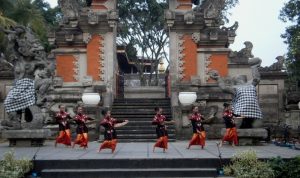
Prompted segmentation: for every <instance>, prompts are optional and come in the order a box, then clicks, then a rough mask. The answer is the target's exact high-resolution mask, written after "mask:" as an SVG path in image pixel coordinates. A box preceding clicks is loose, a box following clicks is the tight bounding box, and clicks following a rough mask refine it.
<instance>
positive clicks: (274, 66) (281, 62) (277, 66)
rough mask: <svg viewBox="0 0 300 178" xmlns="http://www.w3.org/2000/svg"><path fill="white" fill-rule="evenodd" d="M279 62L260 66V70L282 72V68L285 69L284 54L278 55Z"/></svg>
mask: <svg viewBox="0 0 300 178" xmlns="http://www.w3.org/2000/svg"><path fill="white" fill-rule="evenodd" d="M276 59H277V62H275V63H274V64H272V65H271V66H268V67H260V68H259V70H260V71H262V72H281V71H282V70H285V66H284V60H285V59H284V57H283V56H277V57H276Z"/></svg>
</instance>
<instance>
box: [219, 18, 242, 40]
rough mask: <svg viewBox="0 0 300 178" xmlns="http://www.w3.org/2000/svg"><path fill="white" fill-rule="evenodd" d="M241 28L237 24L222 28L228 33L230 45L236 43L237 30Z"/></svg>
mask: <svg viewBox="0 0 300 178" xmlns="http://www.w3.org/2000/svg"><path fill="white" fill-rule="evenodd" d="M238 28H239V23H238V22H235V23H234V24H233V25H232V26H231V27H222V28H221V30H223V31H225V32H227V35H228V41H229V43H233V42H234V38H235V36H236V30H237V29H238Z"/></svg>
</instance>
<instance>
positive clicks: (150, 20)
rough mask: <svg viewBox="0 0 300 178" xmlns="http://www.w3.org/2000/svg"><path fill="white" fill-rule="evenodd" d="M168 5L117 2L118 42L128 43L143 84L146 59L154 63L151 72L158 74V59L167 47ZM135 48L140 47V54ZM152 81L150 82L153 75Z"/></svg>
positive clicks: (150, 0)
mask: <svg viewBox="0 0 300 178" xmlns="http://www.w3.org/2000/svg"><path fill="white" fill-rule="evenodd" d="M166 8H167V2H166V1H156V0H124V1H119V2H118V9H119V16H120V26H121V27H120V31H119V34H118V35H119V36H118V44H119V45H120V44H122V45H126V46H127V45H128V48H127V52H128V54H129V58H130V59H131V60H133V61H134V63H135V65H136V67H137V70H138V72H139V75H140V77H141V83H142V85H143V84H145V83H144V67H145V66H144V64H145V60H147V61H150V63H151V71H150V73H151V74H152V73H153V72H156V74H157V66H158V63H159V59H160V58H161V57H162V56H164V53H165V49H164V48H165V47H166V45H167V43H168V35H167V32H166V30H165V29H164V10H165V9H166ZM133 48H136V49H137V51H138V52H139V54H140V55H141V56H140V57H137V56H136V52H134V51H132V49H133ZM151 74H150V75H151ZM151 76H152V75H151ZM156 79H157V75H156ZM149 83H151V77H150V80H149ZM155 83H157V80H156V82H155Z"/></svg>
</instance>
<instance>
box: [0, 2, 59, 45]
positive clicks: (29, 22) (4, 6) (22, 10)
mask: <svg viewBox="0 0 300 178" xmlns="http://www.w3.org/2000/svg"><path fill="white" fill-rule="evenodd" d="M58 19H59V10H58V8H51V7H50V5H49V3H47V2H45V1H44V0H34V1H31V0H0V26H1V27H2V28H7V29H8V28H10V26H14V25H16V24H21V25H24V26H26V27H30V28H31V29H32V30H33V31H34V32H35V33H36V34H37V36H38V38H39V39H40V40H41V42H42V43H43V45H44V47H45V48H46V49H47V50H50V48H49V44H48V40H47V32H48V30H49V29H51V28H55V27H56V26H58ZM0 41H1V42H2V41H3V33H1V34H0ZM1 47H2V48H3V47H4V46H0V49H1Z"/></svg>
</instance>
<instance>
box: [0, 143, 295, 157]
mask: <svg viewBox="0 0 300 178" xmlns="http://www.w3.org/2000/svg"><path fill="white" fill-rule="evenodd" d="M153 144H154V143H119V144H118V145H117V149H116V151H115V153H114V154H111V152H110V150H102V151H101V152H100V153H97V149H98V148H99V143H98V142H90V143H89V148H87V149H86V150H84V149H80V148H78V147H77V148H76V147H75V149H72V148H66V147H64V146H63V145H58V147H56V148H55V147H54V141H47V142H46V143H45V146H43V147H9V146H8V142H4V143H1V144H0V159H2V158H3V154H4V153H5V152H8V151H10V150H14V152H15V156H16V157H17V158H24V157H25V158H29V159H32V157H33V156H34V155H35V154H36V159H37V160H57V159H63V160H64V159H70V160H77V159H130V158H132V159H136V158H150V159H155V158H218V150H217V146H216V141H207V145H206V147H205V148H204V149H203V150H202V149H201V148H200V147H198V146H192V147H191V149H190V150H187V149H186V146H187V144H188V142H187V141H177V142H172V143H169V149H168V150H167V152H166V153H163V152H162V149H159V148H157V149H156V150H155V153H153V152H152V148H153ZM248 149H253V150H255V151H256V152H257V155H258V157H259V158H271V157H276V156H281V157H282V158H292V157H295V156H297V155H300V151H299V150H292V149H289V148H286V147H278V146H275V145H273V144H264V145H262V146H238V147H234V148H233V147H231V146H229V145H224V146H223V147H222V148H221V149H220V150H221V153H222V157H223V158H230V157H232V156H233V155H234V154H235V153H236V152H238V151H243V150H248Z"/></svg>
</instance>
